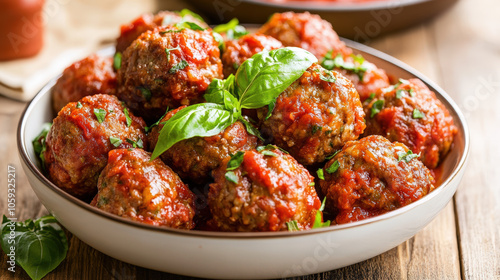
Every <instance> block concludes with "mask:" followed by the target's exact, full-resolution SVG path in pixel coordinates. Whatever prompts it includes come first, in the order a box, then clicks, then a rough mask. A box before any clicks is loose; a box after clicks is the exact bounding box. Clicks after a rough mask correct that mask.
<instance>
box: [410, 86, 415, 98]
mask: <svg viewBox="0 0 500 280" xmlns="http://www.w3.org/2000/svg"><path fill="white" fill-rule="evenodd" d="M410 96H411V97H415V90H414V89H412V88H410Z"/></svg>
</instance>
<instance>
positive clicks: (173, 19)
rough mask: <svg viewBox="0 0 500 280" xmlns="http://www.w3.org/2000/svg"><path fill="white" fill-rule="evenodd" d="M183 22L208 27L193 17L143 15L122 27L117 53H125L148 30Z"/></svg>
mask: <svg viewBox="0 0 500 280" xmlns="http://www.w3.org/2000/svg"><path fill="white" fill-rule="evenodd" d="M182 20H185V21H189V22H194V23H196V24H198V25H199V26H201V27H203V28H207V27H208V25H207V24H206V23H205V22H203V21H201V20H199V19H197V18H194V17H193V16H191V15H184V16H181V15H180V14H179V13H175V12H169V11H160V12H158V13H157V14H155V15H153V14H150V13H146V14H142V15H140V16H139V17H138V18H136V19H134V20H133V21H132V22H130V23H128V24H125V25H122V26H121V28H120V37H118V39H117V40H116V51H117V52H124V51H125V49H127V47H128V46H130V45H131V44H132V42H133V41H134V40H135V39H137V37H139V35H141V34H142V33H144V32H146V31H148V30H153V29H155V27H158V26H167V25H171V24H175V23H179V22H181V21H182Z"/></svg>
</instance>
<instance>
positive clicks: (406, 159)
mask: <svg viewBox="0 0 500 280" xmlns="http://www.w3.org/2000/svg"><path fill="white" fill-rule="evenodd" d="M419 156H420V155H419V154H414V153H413V152H412V151H411V150H408V152H406V153H405V152H399V153H398V162H399V161H404V162H407V163H408V162H410V160H412V159H414V158H418V157H419Z"/></svg>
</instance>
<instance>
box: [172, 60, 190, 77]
mask: <svg viewBox="0 0 500 280" xmlns="http://www.w3.org/2000/svg"><path fill="white" fill-rule="evenodd" d="M188 65H189V63H188V62H187V61H185V60H181V62H179V63H177V64H176V65H174V66H172V68H170V70H168V73H170V74H175V73H177V71H179V70H182V69H184V68H186V67H187V66H188Z"/></svg>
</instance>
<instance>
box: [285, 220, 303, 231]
mask: <svg viewBox="0 0 500 280" xmlns="http://www.w3.org/2000/svg"><path fill="white" fill-rule="evenodd" d="M286 227H287V229H288V231H299V230H300V228H299V224H298V223H297V221H296V220H292V221H290V222H286Z"/></svg>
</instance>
